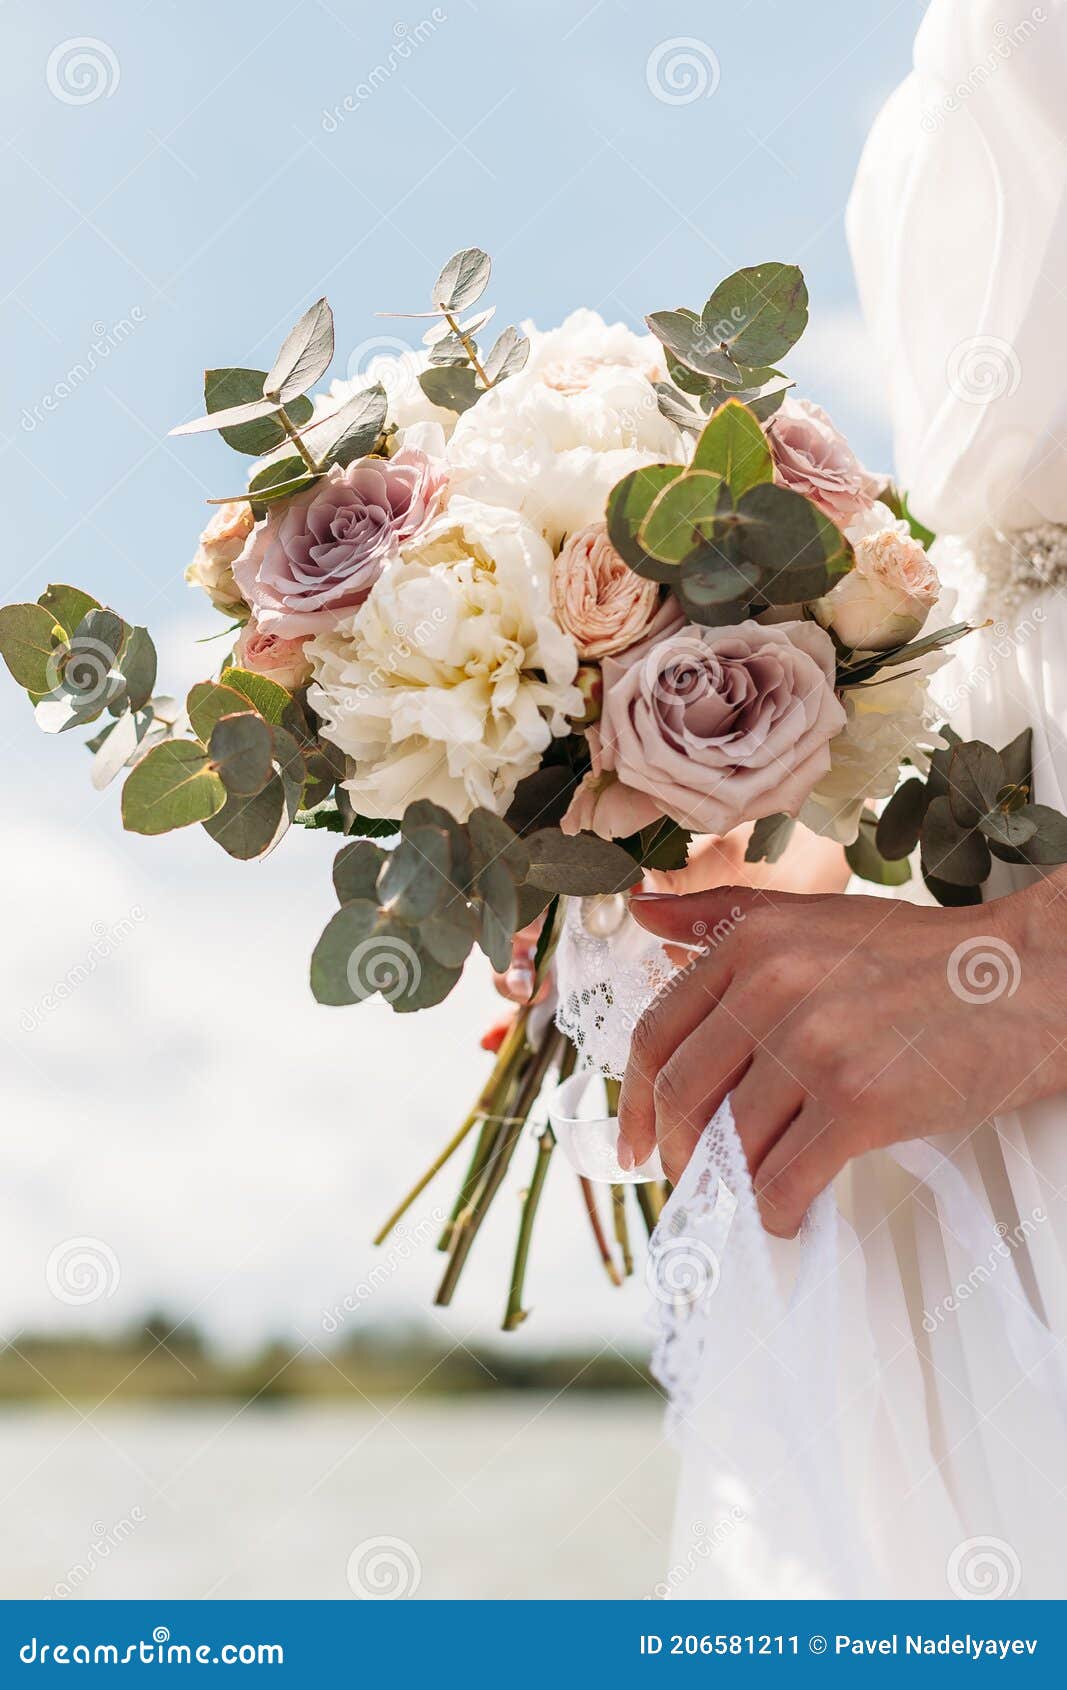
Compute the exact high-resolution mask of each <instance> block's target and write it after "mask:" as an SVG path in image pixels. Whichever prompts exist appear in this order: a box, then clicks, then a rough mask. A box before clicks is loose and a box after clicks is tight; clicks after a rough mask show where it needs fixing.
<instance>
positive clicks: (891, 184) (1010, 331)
mask: <svg viewBox="0 0 1067 1690" xmlns="http://www.w3.org/2000/svg"><path fill="white" fill-rule="evenodd" d="M1065 88H1067V0H1043V3H1042V4H1035V5H1030V4H1029V3H1028V0H1014V4H1011V3H1009V4H1005V3H1004V0H933V3H932V4H931V6H930V8H929V10H928V12H927V14H926V16H925V18H924V20H923V24H922V27H921V29H920V31H919V34H918V37H917V40H916V44H915V62H914V69H913V71H912V74H911V75H910V76H909V77H908V78H907V79H906V81H905V82H904V83H903V84H902V85H901V86H900V87H899V88H898V89H897V90H896V92H895V93H894V94H893V95H892V96H891V97H890V99H889V101H888V103H887V104H886V106H885V107H884V109H883V110H882V112H881V113H880V115H879V117H878V119H877V120H876V122H875V125H874V128H873V129H872V131H871V135H870V137H869V140H868V143H867V146H866V148H865V150H864V153H863V157H862V159H861V162H860V166H859V170H858V172H857V176H856V181H855V185H854V188H853V192H852V197H851V200H850V204H849V209H848V233H849V241H850V245H851V248H852V256H853V262H854V265H855V269H856V275H857V281H858V285H859V290H860V296H861V300H862V303H863V307H864V312H865V314H866V316H867V320H868V323H869V325H870V328H871V331H872V334H873V337H874V340H875V343H876V346H877V349H878V352H879V354H880V357H881V360H882V362H883V365H884V370H885V377H886V382H887V388H888V393H889V399H890V405H891V411H892V421H893V431H894V437H895V446H896V459H897V467H898V473H899V476H900V480H901V482H902V483H903V485H904V486H905V487H906V488H907V489H908V492H909V495H910V498H911V502H912V506H913V508H914V510H915V511H916V514H917V515H919V516H920V517H922V519H923V520H924V521H925V522H927V523H928V524H929V525H930V527H932V528H934V529H935V530H936V531H938V532H942V533H945V532H952V533H959V534H968V533H971V532H972V531H974V530H976V529H978V528H980V527H983V526H993V527H997V528H1007V527H1011V528H1018V527H1026V526H1029V525H1032V524H1037V523H1040V522H1043V521H1044V522H1065V521H1067V382H1065V381H1064V377H1063V371H1064V366H1065V364H1067V291H1065V288H1067V97H1065V94H1064V89H1065Z"/></svg>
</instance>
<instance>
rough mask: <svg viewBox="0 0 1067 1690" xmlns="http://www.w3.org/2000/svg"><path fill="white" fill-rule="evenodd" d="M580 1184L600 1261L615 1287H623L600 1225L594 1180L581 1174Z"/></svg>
mask: <svg viewBox="0 0 1067 1690" xmlns="http://www.w3.org/2000/svg"><path fill="white" fill-rule="evenodd" d="M578 1184H579V1186H580V1187H581V1192H582V1202H583V1203H584V1204H585V1213H586V1216H587V1218H588V1221H589V1226H590V1229H591V1230H592V1234H593V1242H594V1244H595V1245H596V1247H597V1252H598V1254H599V1256H600V1260H601V1261H602V1262H603V1264H604V1272H605V1273H606V1274H607V1276H608V1278H609V1279H610V1280H611V1283H612V1284H613V1285H621V1284H622V1275H621V1274H620V1272H619V1270H618V1268H617V1267H616V1266H615V1262H614V1259H613V1257H612V1254H611V1249H610V1247H609V1245H608V1241H607V1238H606V1237H605V1234H604V1228H603V1227H602V1226H601V1224H600V1211H599V1210H598V1208H597V1204H596V1191H595V1189H594V1187H593V1182H592V1180H588V1179H586V1177H585V1175H584V1174H579V1175H578Z"/></svg>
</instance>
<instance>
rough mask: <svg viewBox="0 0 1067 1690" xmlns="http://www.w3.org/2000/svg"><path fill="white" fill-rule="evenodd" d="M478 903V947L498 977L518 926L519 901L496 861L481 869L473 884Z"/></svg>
mask: <svg viewBox="0 0 1067 1690" xmlns="http://www.w3.org/2000/svg"><path fill="white" fill-rule="evenodd" d="M475 884H476V887H477V891H478V895H479V897H480V899H481V926H480V930H479V933H478V943H479V945H480V946H481V948H482V950H483V951H484V952H485V955H486V956H487V957H488V958H489V961H490V962H491V963H492V965H493V967H494V968H495V969H496V970H497V971H498V973H503V972H504V971H505V969H506V968H507V966H508V963H509V962H510V960H511V941H512V938H513V936H514V934H515V932H516V930H517V928H518V925H519V900H518V895H517V893H516V890H515V882H514V880H513V879H512V877H511V875H510V874H509V873H508V871H507V868H506V867H505V865H504V863H503V862H502V861H501V860H500V859H499V858H497V859H496V861H494V862H491V863H488V864H487V865H486V867H485V868H483V869H481V870H480V871H479V874H478V878H477V881H476V883H475Z"/></svg>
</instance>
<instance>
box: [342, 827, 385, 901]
mask: <svg viewBox="0 0 1067 1690" xmlns="http://www.w3.org/2000/svg"><path fill="white" fill-rule="evenodd" d="M386 860H387V853H386V852H385V851H383V850H382V848H381V846H380V845H375V844H373V843H372V842H371V840H369V839H356V840H354V841H353V843H352V844H351V845H345V846H344V847H343V848H342V849H341V850H340V851H338V853H337V855H336V857H335V858H334V860H333V887H334V891H335V892H336V893H337V901H338V903H340V904H350V903H352V902H353V901H354V900H355V899H357V898H372V899H373V900H374V902H375V903H377V901H378V897H377V892H376V887H377V884H378V876H379V874H380V873H381V871H382V865H383V864H384V863H385V862H386Z"/></svg>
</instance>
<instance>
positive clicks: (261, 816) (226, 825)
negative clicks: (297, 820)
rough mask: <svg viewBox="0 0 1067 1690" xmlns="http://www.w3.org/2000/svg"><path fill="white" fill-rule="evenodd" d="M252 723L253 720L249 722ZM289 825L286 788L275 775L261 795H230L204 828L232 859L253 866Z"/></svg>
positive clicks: (206, 822) (261, 791) (260, 792)
mask: <svg viewBox="0 0 1067 1690" xmlns="http://www.w3.org/2000/svg"><path fill="white" fill-rule="evenodd" d="M250 719H254V718H246V720H250ZM288 824H289V822H288V816H287V814H286V802H285V787H284V784H283V782H282V780H281V779H280V777H279V776H278V775H272V776H271V777H270V779H269V780H268V781H267V783H266V785H265V786H263V787H261V788H260V790H259V791H258V792H255V793H251V794H242V793H237V792H231V793H230V795H229V797H228V798H227V800H226V803H225V804H224V806H223V808H222V809H221V810H219V812H218V813H217V815H214V816H211V817H209V818H208V819H207V820H206V821H205V822H204V827H205V828H206V829H207V831H208V833H210V835H211V837H212V839H213V840H214V841H215V843H216V845H221V846H222V848H223V850H224V851H225V852H227V854H228V855H229V856H231V857H236V858H237V859H238V860H239V861H240V862H250V861H251V860H252V859H253V858H255V857H263V856H265V855H266V853H267V852H268V851H269V850H270V849H271V847H272V846H273V845H274V844H276V842H277V840H278V839H279V838H280V836H281V834H282V833H284V831H285V829H286V828H287V827H288Z"/></svg>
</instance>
